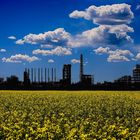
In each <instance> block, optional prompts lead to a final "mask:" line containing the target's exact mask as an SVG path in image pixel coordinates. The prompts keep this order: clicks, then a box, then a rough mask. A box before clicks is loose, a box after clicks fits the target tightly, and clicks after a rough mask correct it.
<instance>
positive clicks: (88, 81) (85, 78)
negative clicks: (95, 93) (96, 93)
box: [81, 74, 93, 86]
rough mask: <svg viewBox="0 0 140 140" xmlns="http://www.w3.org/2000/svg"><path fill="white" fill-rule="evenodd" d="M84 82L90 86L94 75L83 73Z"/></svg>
mask: <svg viewBox="0 0 140 140" xmlns="http://www.w3.org/2000/svg"><path fill="white" fill-rule="evenodd" d="M81 81H82V83H83V84H84V85H85V86H86V85H87V86H90V85H92V83H93V76H92V75H85V74H83V75H82V79H81Z"/></svg>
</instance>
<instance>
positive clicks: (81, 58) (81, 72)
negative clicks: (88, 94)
mask: <svg viewBox="0 0 140 140" xmlns="http://www.w3.org/2000/svg"><path fill="white" fill-rule="evenodd" d="M82 76H83V55H82V54H81V55H80V81H81V82H82Z"/></svg>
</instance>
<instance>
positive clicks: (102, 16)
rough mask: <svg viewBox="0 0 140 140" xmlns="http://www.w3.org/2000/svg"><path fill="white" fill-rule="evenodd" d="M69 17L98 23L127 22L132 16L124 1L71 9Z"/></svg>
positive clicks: (116, 23)
mask: <svg viewBox="0 0 140 140" xmlns="http://www.w3.org/2000/svg"><path fill="white" fill-rule="evenodd" d="M69 17H71V18H76V19H78V18H84V19H86V20H91V21H93V23H95V24H99V25H120V24H129V23H130V22H131V20H132V19H133V18H134V14H133V12H132V11H131V6H130V5H128V4H125V3H122V4H113V5H105V6H99V7H97V6H95V5H92V6H90V7H89V8H87V9H85V10H84V11H78V10H75V11H73V12H72V13H71V14H70V15H69Z"/></svg>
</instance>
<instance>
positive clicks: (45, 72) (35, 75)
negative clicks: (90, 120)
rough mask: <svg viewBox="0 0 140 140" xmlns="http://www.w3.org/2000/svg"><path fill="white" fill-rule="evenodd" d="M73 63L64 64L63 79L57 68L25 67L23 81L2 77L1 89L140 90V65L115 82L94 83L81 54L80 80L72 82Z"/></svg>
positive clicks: (11, 77)
mask: <svg viewBox="0 0 140 140" xmlns="http://www.w3.org/2000/svg"><path fill="white" fill-rule="evenodd" d="M71 68H72V66H71V64H64V65H63V69H62V79H60V80H58V79H57V71H56V68H51V69H49V68H48V69H47V68H44V69H43V68H31V69H28V68H25V70H24V72H23V81H20V80H19V79H18V77H17V76H15V75H12V76H10V77H7V78H6V80H4V78H0V89H1V90H140V65H136V67H135V68H134V69H133V75H132V76H130V75H128V76H127V75H125V76H123V77H121V78H119V79H117V80H114V82H107V81H105V82H103V83H96V84H95V83H94V76H93V75H87V74H84V65H83V55H82V54H81V55H80V71H79V73H80V75H79V79H80V81H79V82H77V83H72V82H71V77H72V76H71Z"/></svg>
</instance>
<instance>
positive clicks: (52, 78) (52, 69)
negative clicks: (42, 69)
mask: <svg viewBox="0 0 140 140" xmlns="http://www.w3.org/2000/svg"><path fill="white" fill-rule="evenodd" d="M52 82H53V68H52Z"/></svg>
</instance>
